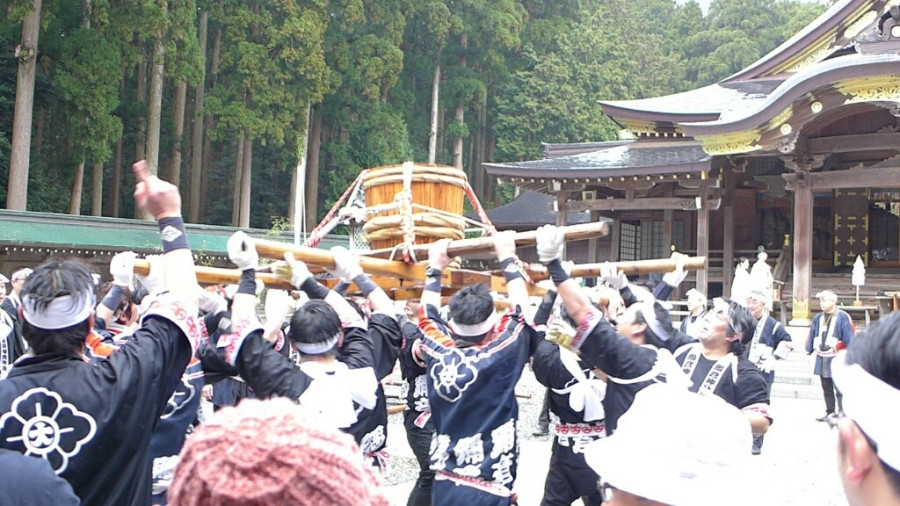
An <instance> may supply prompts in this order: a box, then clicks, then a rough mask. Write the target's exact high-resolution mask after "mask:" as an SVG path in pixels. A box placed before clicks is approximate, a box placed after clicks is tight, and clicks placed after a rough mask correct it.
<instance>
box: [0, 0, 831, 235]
mask: <svg viewBox="0 0 900 506" xmlns="http://www.w3.org/2000/svg"><path fill="white" fill-rule="evenodd" d="M33 1H34V0H5V1H0V4H2V7H3V12H4V13H5V16H4V20H3V21H2V22H0V44H2V46H3V48H4V50H3V51H2V56H0V117H2V118H3V121H2V122H0V178H2V180H3V181H4V182H5V181H8V177H9V171H10V150H11V142H12V141H11V139H12V131H13V123H14V110H15V100H16V98H15V97H16V82H17V74H18V69H19V64H18V60H17V57H16V56H15V55H16V51H15V49H16V46H17V45H19V44H21V41H22V37H23V19H25V18H26V16H28V11H29V8H28V6H29V5H31V4H32V2H33ZM37 3H40V4H42V5H41V9H40V25H39V26H40V33H39V43H38V53H37V58H36V72H35V84H34V90H35V91H34V104H33V109H32V118H33V119H32V122H33V126H32V135H31V151H30V153H31V155H30V164H29V173H28V187H27V209H28V210H31V211H46V212H62V213H65V212H79V213H81V214H92V213H93V214H96V213H98V212H99V213H102V215H104V216H122V217H133V216H134V210H133V208H132V207H131V206H132V205H133V201H132V199H131V198H130V192H131V188H132V185H133V180H132V178H131V174H130V170H128V167H129V166H130V163H131V162H132V161H133V160H134V159H136V158H140V157H145V156H146V157H148V158H150V159H155V160H157V161H158V163H157V165H158V167H159V173H160V176H161V177H163V178H167V179H176V178H177V179H178V180H179V184H180V186H181V187H182V188H183V192H182V193H183V195H184V196H185V201H186V208H188V207H189V208H191V209H192V212H191V216H189V219H190V220H192V221H197V222H200V223H209V224H234V225H241V226H248V225H249V226H252V227H257V228H269V227H270V226H271V223H272V220H273V217H277V216H287V215H288V213H289V209H290V208H291V204H290V200H291V177H292V174H293V173H294V170H295V168H296V166H297V164H298V161H299V160H300V158H301V156H302V154H303V142H302V139H303V138H304V134H306V133H308V135H309V144H308V146H309V147H308V152H309V167H308V170H309V171H310V174H311V178H312V180H311V181H309V183H308V184H307V192H306V202H307V206H308V209H310V214H311V216H310V217H309V218H308V221H311V222H315V221H317V218H321V216H322V215H323V214H324V213H325V212H326V211H327V210H328V208H329V207H330V206H331V205H332V203H333V202H334V201H335V200H336V199H337V198H338V197H339V196H340V195H341V193H342V192H343V191H344V189H345V188H346V187H347V186H348V185H349V184H350V182H351V181H353V180H354V178H355V177H356V175H357V174H358V173H359V171H360V170H362V169H364V168H369V167H374V166H378V165H384V164H392V163H399V162H402V161H404V160H407V159H414V160H416V161H423V162H424V161H426V160H427V159H428V157H429V140H430V139H429V138H430V135H429V134H430V128H431V124H432V107H433V104H432V96H433V90H434V89H435V87H434V86H433V85H434V82H435V76H437V75H439V76H440V77H439V81H438V85H439V86H438V87H437V89H438V90H439V92H438V93H439V94H438V97H439V102H438V106H437V109H436V111H437V114H436V116H437V117H436V124H437V138H436V140H435V142H434V152H435V154H434V156H435V161H436V162H437V163H444V164H448V165H453V164H461V165H462V167H463V168H464V169H465V171H466V172H467V173H468V175H469V180H470V182H471V184H472V186H473V187H474V188H475V191H476V193H478V194H479V196H480V197H481V200H482V202H483V203H484V204H485V205H487V206H491V205H492V204H494V203H495V202H499V201H501V200H502V198H503V195H508V194H509V191H508V190H505V191H504V189H500V188H498V187H497V186H496V185H495V182H494V181H492V180H491V179H490V178H488V177H487V176H486V175H485V174H484V171H483V170H482V169H481V163H482V162H485V161H512V160H526V159H533V158H537V157H540V156H541V153H542V148H541V142H582V141H601V140H610V139H613V138H615V136H616V131H617V128H616V126H615V125H614V124H613V123H612V122H611V121H609V120H608V119H607V118H605V117H604V116H603V115H602V114H601V112H600V109H599V106H598V105H597V103H596V101H597V100H600V99H604V100H613V99H631V98H641V97H648V96H656V95H662V94H668V93H673V92H678V91H684V90H688V89H693V88H697V87H699V86H703V85H706V84H710V83H713V82H716V81H718V80H720V79H723V78H725V77H727V76H728V75H730V74H732V73H734V72H737V71H738V70H740V69H742V68H743V67H745V66H747V65H748V64H750V63H752V62H754V61H755V60H757V59H758V58H759V57H761V56H763V55H764V54H766V53H767V52H768V51H770V50H772V49H773V48H775V47H776V46H777V45H778V44H780V43H781V42H783V41H784V40H786V39H787V38H789V37H790V36H792V35H793V34H794V33H795V32H797V31H798V30H799V29H800V28H802V27H803V26H804V25H806V24H807V23H809V22H810V21H812V20H813V19H814V18H815V17H816V16H818V15H819V14H821V13H822V12H823V11H824V10H825V8H826V6H825V5H822V4H815V3H808V2H800V1H788V0H777V1H776V0H713V1H712V2H711V4H710V6H709V9H708V13H706V15H704V13H703V12H702V11H701V8H700V6H699V5H698V4H697V3H696V2H693V1H691V2H688V3H679V4H676V3H675V2H673V1H668V0H640V1H632V0H603V1H598V0H415V1H409V0H331V1H329V0H316V1H298V0H279V1H275V2H269V1H265V2H264V1H259V0H215V1H212V0H168V2H158V1H151V0H127V1H126V0H77V1H73V0H43V1H42V2H37ZM154 62H157V63H161V65H154V64H153V63H154ZM154 83H159V84H160V85H161V86H159V85H157V87H156V89H155V90H154ZM308 106H309V111H310V119H309V122H308V123H307V121H306V115H307V107H308ZM154 118H156V120H154ZM307 124H308V125H309V126H308V127H307ZM156 125H158V126H156ZM195 126H196V129H195ZM154 157H155V158H154ZM101 190H102V191H101ZM14 191H24V189H22V188H14V189H11V188H9V187H8V186H7V185H3V186H2V187H0V204H2V205H3V206H4V207H6V204H7V196H8V194H9V193H10V192H14ZM23 196H24V195H23ZM242 205H243V206H246V209H245V211H246V212H245V213H244V214H242V211H241V206H242ZM313 210H314V212H313Z"/></svg>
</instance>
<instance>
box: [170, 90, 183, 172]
mask: <svg viewBox="0 0 900 506" xmlns="http://www.w3.org/2000/svg"><path fill="white" fill-rule="evenodd" d="M186 102H187V81H185V80H183V79H182V80H181V81H180V82H179V83H178V86H176V87H175V103H174V104H172V110H173V112H172V116H173V118H172V120H173V123H174V126H175V139H174V142H173V143H172V160H171V162H170V163H169V182H170V183H172V184H174V185H175V186H178V187H179V188H180V187H181V150H182V149H183V147H184V108H185V103H186Z"/></svg>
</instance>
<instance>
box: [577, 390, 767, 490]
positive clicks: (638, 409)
mask: <svg viewBox="0 0 900 506" xmlns="http://www.w3.org/2000/svg"><path fill="white" fill-rule="evenodd" d="M672 413H678V416H672ZM663 423H664V425H665V430H660V424H663ZM749 429H750V426H749V424H748V423H747V419H746V418H745V417H744V416H742V414H741V412H740V411H738V410H737V409H735V408H734V407H733V406H729V405H728V404H726V403H725V402H723V401H722V400H721V399H719V398H717V397H715V396H702V395H698V394H695V393H691V392H688V391H687V390H684V389H683V388H678V387H675V386H673V385H667V384H656V385H651V386H648V387H647V388H645V389H643V390H642V391H641V392H639V393H638V394H637V396H636V397H635V399H634V404H633V406H632V407H631V409H630V410H628V412H627V413H625V414H624V415H622V417H621V418H620V419H619V430H618V431H617V432H616V433H615V434H613V435H611V436H608V437H606V438H603V439H600V440H598V441H595V442H593V443H591V444H589V445H588V447H587V450H586V452H585V459H586V460H587V463H588V465H590V466H591V468H592V469H593V470H594V471H596V472H597V474H598V475H600V476H601V480H602V482H601V483H600V484H599V487H600V492H601V494H602V495H603V505H604V506H631V505H640V506H683V505H690V506H718V505H722V504H728V505H736V504H737V505H744V504H757V503H756V502H753V500H752V499H753V498H752V494H753V491H752V490H747V486H746V483H747V478H746V476H747V472H748V464H749V462H748V460H749V455H748V454H747V447H749V446H750V439H751V438H750V430H749ZM736 492H737V493H736Z"/></svg>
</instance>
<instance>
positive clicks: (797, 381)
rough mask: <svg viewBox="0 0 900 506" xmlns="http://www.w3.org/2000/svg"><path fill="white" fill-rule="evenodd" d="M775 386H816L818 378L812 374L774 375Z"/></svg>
mask: <svg viewBox="0 0 900 506" xmlns="http://www.w3.org/2000/svg"><path fill="white" fill-rule="evenodd" d="M774 383H775V384H778V383H782V384H786V385H818V384H819V377H818V376H813V375H812V374H776V376H775V382H774Z"/></svg>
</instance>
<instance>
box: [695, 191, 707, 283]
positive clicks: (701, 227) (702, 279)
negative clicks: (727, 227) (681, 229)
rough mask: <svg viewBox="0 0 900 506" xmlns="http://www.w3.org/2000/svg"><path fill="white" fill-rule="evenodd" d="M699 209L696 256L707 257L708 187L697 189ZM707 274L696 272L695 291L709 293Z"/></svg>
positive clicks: (703, 270)
mask: <svg viewBox="0 0 900 506" xmlns="http://www.w3.org/2000/svg"><path fill="white" fill-rule="evenodd" d="M698 196H699V197H700V208H699V209H697V256H705V257H707V258H708V257H709V202H708V199H709V186H708V185H701V186H700V188H699V194H698ZM708 285H709V274H708V273H707V270H706V269H700V270H698V271H697V290H700V291H701V292H703V293H709V286H708Z"/></svg>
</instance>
